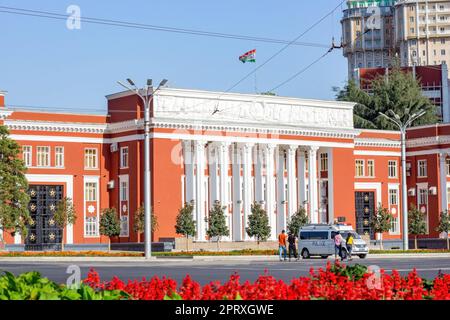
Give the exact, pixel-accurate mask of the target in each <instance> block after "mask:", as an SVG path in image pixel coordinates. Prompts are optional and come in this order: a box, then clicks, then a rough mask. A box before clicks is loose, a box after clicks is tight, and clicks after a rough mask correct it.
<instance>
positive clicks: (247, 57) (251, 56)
mask: <svg viewBox="0 0 450 320" xmlns="http://www.w3.org/2000/svg"><path fill="white" fill-rule="evenodd" d="M239 60H240V61H242V63H246V62H256V49H253V50H251V51H249V52H246V53H244V54H243V55H242V56H240V57H239Z"/></svg>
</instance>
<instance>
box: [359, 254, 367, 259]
mask: <svg viewBox="0 0 450 320" xmlns="http://www.w3.org/2000/svg"><path fill="white" fill-rule="evenodd" d="M366 256H367V254H360V255H359V257H360V258H361V259H364V258H365V257H366Z"/></svg>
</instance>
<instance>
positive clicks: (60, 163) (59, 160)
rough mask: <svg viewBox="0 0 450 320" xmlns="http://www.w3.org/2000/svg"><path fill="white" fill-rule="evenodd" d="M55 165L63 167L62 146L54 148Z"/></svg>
mask: <svg viewBox="0 0 450 320" xmlns="http://www.w3.org/2000/svg"><path fill="white" fill-rule="evenodd" d="M55 167H58V168H62V167H64V147H56V148H55Z"/></svg>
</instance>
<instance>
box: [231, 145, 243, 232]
mask: <svg viewBox="0 0 450 320" xmlns="http://www.w3.org/2000/svg"><path fill="white" fill-rule="evenodd" d="M232 152H233V153H232V154H233V163H232V171H233V233H232V234H233V241H242V240H243V232H242V177H241V154H240V153H241V151H240V147H239V146H237V145H233V150H232Z"/></svg>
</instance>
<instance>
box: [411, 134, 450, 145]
mask: <svg viewBox="0 0 450 320" xmlns="http://www.w3.org/2000/svg"><path fill="white" fill-rule="evenodd" d="M439 144H450V135H445V136H432V137H424V138H417V139H409V140H408V141H407V142H406V147H407V148H416V147H427V146H434V145H439Z"/></svg>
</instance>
